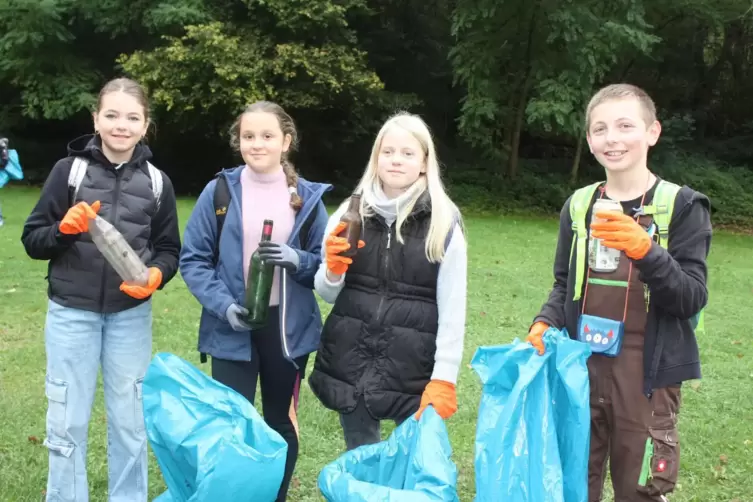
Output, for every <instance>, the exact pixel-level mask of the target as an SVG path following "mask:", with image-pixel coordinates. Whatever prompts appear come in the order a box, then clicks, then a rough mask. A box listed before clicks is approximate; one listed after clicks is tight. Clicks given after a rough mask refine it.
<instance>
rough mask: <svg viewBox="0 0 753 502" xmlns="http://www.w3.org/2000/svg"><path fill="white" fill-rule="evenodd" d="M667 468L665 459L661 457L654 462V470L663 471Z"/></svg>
mask: <svg viewBox="0 0 753 502" xmlns="http://www.w3.org/2000/svg"><path fill="white" fill-rule="evenodd" d="M666 469H667V461H666V460H664V459H662V460H659V463H658V464H656V472H664V471H665V470H666Z"/></svg>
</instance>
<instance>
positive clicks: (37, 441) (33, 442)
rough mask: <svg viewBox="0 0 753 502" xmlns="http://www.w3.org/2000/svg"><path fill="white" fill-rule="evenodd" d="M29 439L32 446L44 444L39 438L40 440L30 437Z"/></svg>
mask: <svg viewBox="0 0 753 502" xmlns="http://www.w3.org/2000/svg"><path fill="white" fill-rule="evenodd" d="M27 439H28V440H29V442H30V443H31V444H39V443H41V442H42V441H40V440H39V438H38V437H36V436H29V437H28V438H27Z"/></svg>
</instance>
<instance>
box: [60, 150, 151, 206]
mask: <svg viewBox="0 0 753 502" xmlns="http://www.w3.org/2000/svg"><path fill="white" fill-rule="evenodd" d="M88 167H89V161H88V160H87V159H85V158H84V157H76V158H74V159H73V164H72V165H71V171H70V172H69V173H68V191H69V194H70V205H71V206H73V205H74V204H75V203H76V197H77V196H78V189H79V187H80V186H81V182H82V181H84V176H86V170H87V168H88ZM147 168H148V170H149V178H151V180H152V193H153V194H154V200H156V201H157V210H159V206H160V202H161V201H162V188H163V186H164V180H163V179H162V173H161V172H160V170H159V169H157V168H156V167H154V165H153V164H152V163H151V162H147Z"/></svg>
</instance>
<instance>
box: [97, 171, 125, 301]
mask: <svg viewBox="0 0 753 502" xmlns="http://www.w3.org/2000/svg"><path fill="white" fill-rule="evenodd" d="M114 172H115V194H114V197H113V201H112V226H115V223H116V222H117V221H118V205H119V204H120V201H119V199H120V172H119V171H118V170H115V171H114ZM106 286H107V260H105V262H104V264H103V265H102V283H101V288H102V289H100V292H99V305H100V312H104V311H105V287H106Z"/></svg>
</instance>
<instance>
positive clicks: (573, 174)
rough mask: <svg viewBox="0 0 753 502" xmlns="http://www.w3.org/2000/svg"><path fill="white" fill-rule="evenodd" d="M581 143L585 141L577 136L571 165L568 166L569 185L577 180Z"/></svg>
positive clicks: (581, 152)
mask: <svg viewBox="0 0 753 502" xmlns="http://www.w3.org/2000/svg"><path fill="white" fill-rule="evenodd" d="M583 143H585V141H584V140H583V138H582V137H580V136H578V146H577V147H575V158H574V159H573V166H572V167H571V168H570V184H571V185H575V184H576V183H577V182H578V170H579V169H580V158H581V156H582V155H583Z"/></svg>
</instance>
